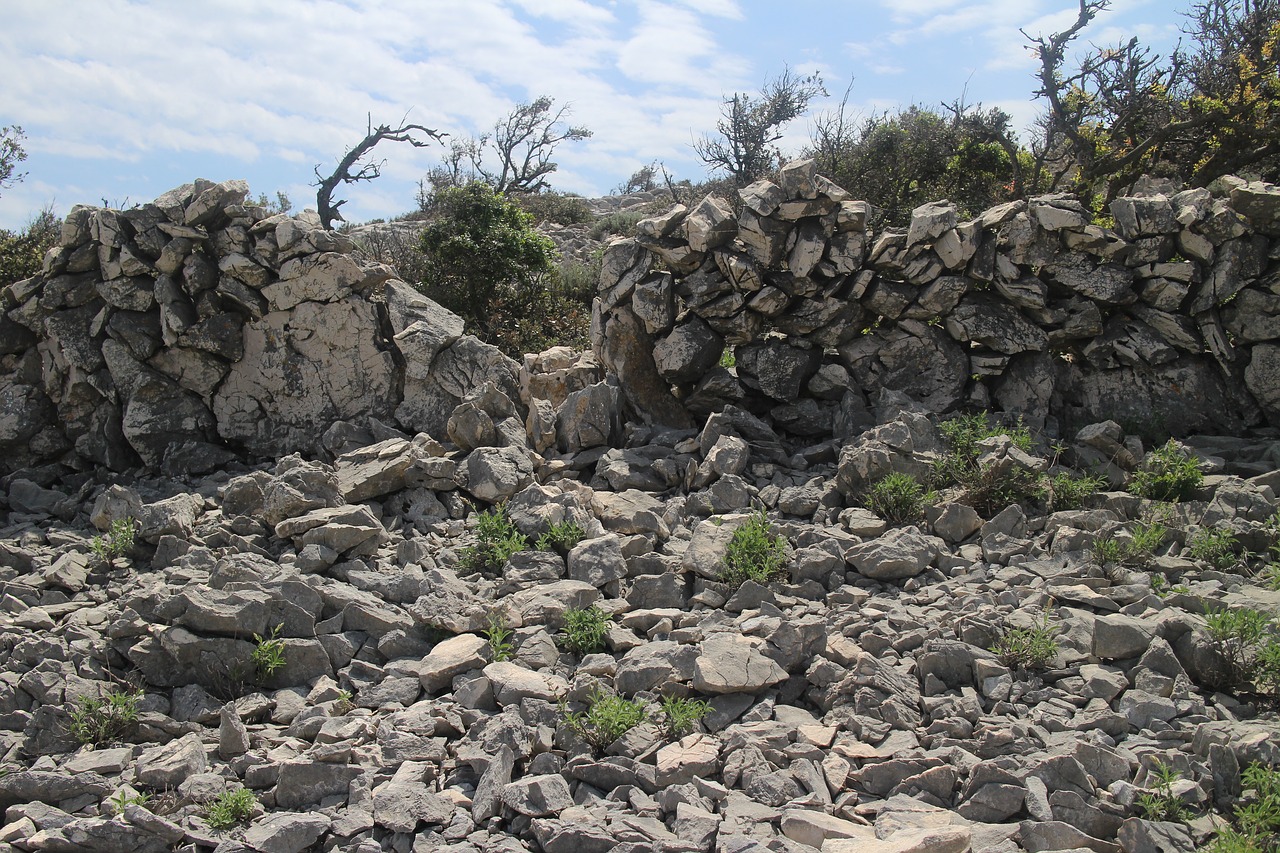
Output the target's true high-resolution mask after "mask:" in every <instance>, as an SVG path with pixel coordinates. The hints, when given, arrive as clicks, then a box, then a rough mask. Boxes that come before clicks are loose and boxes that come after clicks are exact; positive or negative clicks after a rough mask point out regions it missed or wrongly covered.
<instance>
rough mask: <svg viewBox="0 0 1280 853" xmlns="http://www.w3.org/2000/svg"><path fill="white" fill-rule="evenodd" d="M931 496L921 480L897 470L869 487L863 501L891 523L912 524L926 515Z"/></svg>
mask: <svg viewBox="0 0 1280 853" xmlns="http://www.w3.org/2000/svg"><path fill="white" fill-rule="evenodd" d="M929 498H930V496H929V495H927V494H925V490H924V486H922V485H920V481H919V480H917V479H916V478H915V477H913V476H911V475H910V474H904V473H902V472H898V471H895V472H894V473H892V474H889V475H888V476H887V477H885V478H883V479H882V480H880V481H879V482H877V483H876V484H875V485H874V486H872V487H871V488H869V489H867V492H866V494H865V495H863V497H862V503H863V505H864V506H866V508H867V509H869V510H871V511H872V512H874V513H875V514H876V515H878V516H880V517H881V518H883V519H884V520H885V521H887V522H889V523H890V524H910V523H912V522H915V521H919V520H920V519H921V518H923V517H924V508H925V505H926V503H927V502H928V500H929Z"/></svg>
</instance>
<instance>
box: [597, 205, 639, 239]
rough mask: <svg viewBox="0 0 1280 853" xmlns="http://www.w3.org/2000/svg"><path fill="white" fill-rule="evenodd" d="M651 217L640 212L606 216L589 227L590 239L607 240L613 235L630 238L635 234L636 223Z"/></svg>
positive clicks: (620, 211)
mask: <svg viewBox="0 0 1280 853" xmlns="http://www.w3.org/2000/svg"><path fill="white" fill-rule="evenodd" d="M651 215H652V214H648V213H644V212H643V211H640V210H619V211H617V212H615V213H609V214H606V215H605V216H602V217H600V218H599V219H597V220H596V223H595V224H594V225H592V226H591V239H592V240H607V239H608V238H609V237H612V236H613V235H615V234H621V235H622V236H623V237H630V236H631V235H633V234H634V233H635V230H636V223H637V222H639V221H640V220H641V219H648V218H649V217H650V216H651Z"/></svg>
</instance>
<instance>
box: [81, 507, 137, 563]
mask: <svg viewBox="0 0 1280 853" xmlns="http://www.w3.org/2000/svg"><path fill="white" fill-rule="evenodd" d="M137 532H138V523H137V522H136V521H134V520H133V519H132V518H117V519H115V520H114V521H112V522H111V526H110V527H108V528H107V531H106V533H103V534H100V535H98V536H95V537H93V539H92V540H91V541H90V542H89V547H90V548H91V549H92V550H93V555H94V556H95V557H97V558H98V559H99V560H101V561H102V562H103V563H105V564H106V565H107V566H108V567H111V568H114V567H115V564H116V560H118V559H119V558H121V557H123V556H124V555H125V554H128V553H129V552H130V551H131V550H133V542H134V538H135V537H136V536H137Z"/></svg>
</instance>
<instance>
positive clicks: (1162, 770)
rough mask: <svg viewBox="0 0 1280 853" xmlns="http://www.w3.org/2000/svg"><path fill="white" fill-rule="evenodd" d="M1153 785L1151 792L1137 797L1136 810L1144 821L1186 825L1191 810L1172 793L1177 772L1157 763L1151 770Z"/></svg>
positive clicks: (1176, 779)
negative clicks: (1164, 821) (1161, 821)
mask: <svg viewBox="0 0 1280 853" xmlns="http://www.w3.org/2000/svg"><path fill="white" fill-rule="evenodd" d="M1151 774H1152V776H1154V782H1155V784H1154V785H1152V786H1151V790H1149V791H1145V792H1143V793H1141V794H1139V795H1138V803H1137V804H1138V809H1139V810H1140V811H1141V812H1142V817H1143V818H1145V819H1146V820H1169V821H1176V822H1178V823H1186V822H1187V821H1188V820H1190V819H1191V809H1190V808H1189V807H1188V806H1187V804H1186V802H1185V801H1183V799H1182V798H1181V797H1179V796H1178V795H1177V794H1175V793H1174V792H1173V783H1174V782H1176V781H1178V772H1177V771H1176V770H1174V769H1173V768H1172V767H1170V766H1169V765H1167V764H1163V763H1161V762H1159V761H1157V762H1156V763H1155V766H1154V767H1153V768H1152V770H1151Z"/></svg>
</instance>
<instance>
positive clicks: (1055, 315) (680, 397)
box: [595, 161, 1280, 440]
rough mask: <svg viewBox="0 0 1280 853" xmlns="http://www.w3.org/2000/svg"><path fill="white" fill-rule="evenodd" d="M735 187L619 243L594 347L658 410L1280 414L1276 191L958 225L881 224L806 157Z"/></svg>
mask: <svg viewBox="0 0 1280 853" xmlns="http://www.w3.org/2000/svg"><path fill="white" fill-rule="evenodd" d="M737 202H738V203H737V204H731V203H730V201H729V200H726V199H724V198H720V197H717V196H708V197H707V198H705V199H703V200H702V202H701V203H699V204H698V205H697V206H696V207H694V208H693V209H692V210H689V209H686V208H685V207H684V206H678V207H676V208H674V209H673V210H671V211H670V212H669V213H667V214H665V215H663V216H659V217H656V218H653V219H649V220H645V221H643V222H641V223H640V225H639V226H638V227H637V234H636V236H635V238H634V239H632V240H626V241H620V242H618V243H615V244H614V245H613V246H611V248H610V249H609V251H608V254H607V255H606V257H605V264H604V266H605V270H604V275H603V277H602V280H601V303H600V305H599V306H598V312H597V317H596V320H595V322H596V327H597V329H598V330H599V332H600V335H599V337H598V338H597V341H596V347H597V350H598V352H599V354H600V355H601V357H602V359H603V360H604V361H605V362H606V364H607V366H608V367H609V369H610V371H611V372H612V373H614V374H616V375H617V376H618V377H620V378H621V385H622V387H623V388H624V392H625V394H626V396H627V399H628V401H629V403H630V405H631V406H632V408H633V410H634V411H635V412H637V413H638V414H639V415H641V416H642V417H644V418H646V419H648V420H651V421H653V422H659V423H665V424H669V425H673V426H685V425H688V424H689V423H691V422H695V421H697V420H698V419H699V418H702V417H705V416H706V414H707V413H708V412H711V411H716V410H718V409H720V408H721V407H723V406H724V405H725V404H726V403H733V404H736V405H740V406H744V407H745V408H747V409H749V410H750V411H752V412H754V413H755V414H758V415H761V416H762V417H767V418H768V419H770V420H771V422H772V423H773V424H774V425H775V426H776V427H777V428H778V429H780V430H784V431H786V432H788V433H791V434H793V435H797V436H809V437H813V438H814V439H815V440H816V439H817V438H820V437H824V436H832V435H834V436H836V437H840V438H847V437H849V436H851V435H853V434H856V432H857V431H859V430H860V429H863V428H865V427H866V426H867V425H868V424H869V423H870V420H869V418H868V415H867V409H868V404H869V403H871V402H873V398H874V394H875V393H876V391H877V389H880V388H889V389H893V390H897V391H901V392H904V393H906V394H908V395H909V396H910V397H911V398H912V399H914V400H916V401H918V402H919V403H921V404H922V405H924V406H925V407H926V408H927V409H928V410H929V411H933V412H938V413H942V412H946V411H950V410H953V409H955V408H957V407H960V406H971V407H976V408H979V409H998V410H1002V411H1006V412H1021V413H1024V414H1025V415H1026V416H1027V417H1028V418H1030V419H1031V420H1032V421H1034V422H1035V423H1037V424H1046V423H1047V424H1050V425H1055V424H1060V425H1061V429H1062V430H1063V431H1064V432H1070V431H1072V430H1074V429H1076V428H1079V427H1080V426H1084V425H1086V424H1088V423H1091V422H1096V421H1101V420H1105V419H1114V420H1116V421H1119V422H1121V423H1127V424H1134V425H1136V424H1141V423H1144V422H1148V421H1150V420H1151V419H1153V418H1159V419H1161V420H1162V421H1163V423H1162V426H1163V427H1164V428H1165V429H1168V430H1170V431H1172V432H1173V433H1175V434H1188V433H1190V432H1194V431H1217V432H1235V431H1238V430H1239V429H1241V428H1242V427H1244V426H1248V425H1252V424H1256V423H1259V422H1262V421H1263V420H1265V421H1266V422H1267V423H1270V424H1271V425H1273V426H1274V425H1277V424H1280V343H1278V341H1280V286H1278V285H1277V278H1276V260H1277V258H1280V242H1278V241H1277V240H1278V238H1280V189H1277V188H1276V187H1274V186H1271V185H1269V184H1262V183H1256V182H1255V183H1246V182H1244V181H1242V180H1239V179H1223V180H1222V181H1220V182H1218V183H1217V184H1216V185H1215V186H1213V187H1212V188H1210V189H1192V190H1186V191H1183V192H1178V193H1176V194H1170V195H1165V194H1161V193H1156V192H1152V193H1150V194H1144V195H1135V196H1133V197H1125V198H1118V199H1116V200H1115V201H1114V202H1112V203H1111V206H1110V215H1111V217H1113V218H1114V228H1113V229H1112V228H1102V227H1099V226H1098V225H1095V224H1093V223H1092V219H1093V217H1092V216H1091V214H1090V212H1089V211H1087V210H1085V209H1084V207H1083V206H1082V205H1081V204H1080V203H1079V202H1078V201H1077V200H1075V199H1074V198H1071V197H1068V196H1061V195H1051V196H1041V197H1038V198H1032V199H1030V200H1028V201H1017V202H1011V203H1008V204H1002V205H1000V206H998V207H995V208H992V209H991V210H988V211H986V212H984V213H983V214H981V215H980V216H978V217H976V218H975V219H972V220H969V221H963V222H962V221H960V219H959V217H958V215H957V212H956V208H955V206H954V205H951V204H949V203H948V202H946V201H941V202H935V203H930V204H926V205H923V206H921V207H920V208H918V209H916V210H915V211H914V212H913V214H912V219H911V224H910V227H909V228H907V229H905V230H902V229H885V230H883V231H881V232H879V233H876V232H874V231H872V230H870V229H869V228H868V224H867V220H868V206H867V204H866V203H865V202H861V201H856V200H852V199H850V198H849V195H848V193H846V192H845V191H844V190H842V189H841V188H839V187H837V186H835V185H834V184H832V183H831V182H830V181H828V180H826V179H825V178H823V177H822V176H820V175H817V174H816V173H815V171H814V164H813V162H812V161H800V162H794V163H791V164H789V165H788V166H786V167H785V168H783V169H782V170H781V173H780V177H779V180H778V183H773V182H772V181H769V180H762V181H758V182H756V183H754V184H752V185H751V186H748V187H746V188H744V189H743V190H741V191H740V198H739V199H738V200H737ZM735 210H736V211H737V212H736V213H735ZM658 264H660V266H658ZM726 347H731V348H732V351H733V354H734V356H735V361H736V365H735V366H734V367H731V368H727V367H723V366H718V362H719V360H720V357H721V353H722V352H723V351H724V350H725V348H726Z"/></svg>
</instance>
